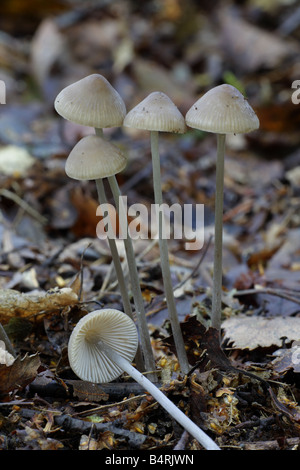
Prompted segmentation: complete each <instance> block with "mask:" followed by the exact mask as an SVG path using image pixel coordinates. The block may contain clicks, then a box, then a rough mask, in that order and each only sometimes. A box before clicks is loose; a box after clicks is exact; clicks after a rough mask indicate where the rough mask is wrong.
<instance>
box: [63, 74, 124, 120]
mask: <svg viewBox="0 0 300 470" xmlns="http://www.w3.org/2000/svg"><path fill="white" fill-rule="evenodd" d="M54 107H55V109H56V111H57V112H58V114H60V115H61V116H62V117H63V118H65V119H67V120H69V121H72V122H76V123H77V124H82V125H83V126H90V127H95V128H101V129H102V128H106V127H119V126H121V125H122V122H123V119H124V117H125V115H126V106H125V103H124V101H123V99H122V97H121V96H120V95H119V93H118V92H117V91H116V90H115V89H114V88H113V86H112V85H111V84H110V83H109V82H108V80H106V78H105V77H103V76H102V75H99V74H92V75H88V76H87V77H85V78H83V79H81V80H78V81H77V82H75V83H72V84H71V85H69V86H67V87H66V88H64V89H63V90H62V91H61V92H60V93H59V94H58V95H57V97H56V99H55V102H54Z"/></svg>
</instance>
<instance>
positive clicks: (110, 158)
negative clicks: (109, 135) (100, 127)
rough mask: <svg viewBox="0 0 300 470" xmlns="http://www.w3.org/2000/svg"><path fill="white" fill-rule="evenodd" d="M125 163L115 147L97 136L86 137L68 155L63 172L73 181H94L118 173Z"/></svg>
mask: <svg viewBox="0 0 300 470" xmlns="http://www.w3.org/2000/svg"><path fill="white" fill-rule="evenodd" d="M126 163H127V158H126V157H125V155H124V154H123V153H122V152H121V150H120V149H118V148H117V147H116V146H115V145H113V144H111V143H110V142H108V141H107V140H105V139H102V137H99V136H97V135H88V136H86V137H83V138H82V139H81V140H80V141H79V142H78V143H77V144H76V145H75V147H74V148H73V150H72V151H71V153H70V154H69V156H68V158H67V160H66V165H65V171H66V173H67V175H68V176H69V177H70V178H73V179H75V180H96V179H100V178H107V177H109V176H113V175H115V174H117V173H119V172H120V171H122V170H123V169H124V168H125V166H126Z"/></svg>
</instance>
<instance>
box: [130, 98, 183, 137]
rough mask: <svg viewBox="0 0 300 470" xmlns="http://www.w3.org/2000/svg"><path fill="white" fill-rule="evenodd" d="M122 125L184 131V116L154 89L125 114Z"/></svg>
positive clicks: (153, 129)
mask: <svg viewBox="0 0 300 470" xmlns="http://www.w3.org/2000/svg"><path fill="white" fill-rule="evenodd" d="M123 125H124V126H125V127H134V128H135V129H144V130H148V131H161V132H174V133H179V134H182V133H184V132H185V131H186V125H185V121H184V117H183V116H182V114H181V113H180V111H179V110H178V108H177V107H176V105H175V104H174V103H173V101H172V100H171V99H170V98H169V97H168V96H167V95H165V93H162V92H159V91H155V92H153V93H150V95H148V96H147V97H146V98H145V99H144V100H143V101H141V102H140V103H139V104H138V105H136V106H135V107H134V108H133V109H131V111H129V113H128V114H127V115H126V117H125V119H124V122H123Z"/></svg>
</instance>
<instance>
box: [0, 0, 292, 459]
mask: <svg viewBox="0 0 300 470" xmlns="http://www.w3.org/2000/svg"><path fill="white" fill-rule="evenodd" d="M75 3H76V4H77V6H76V7H75ZM208 3H210V2H201V4H202V6H201V7H199V6H196V4H197V2H193V1H187V0H186V1H185V2H184V6H182V4H181V2H180V1H178V0H177V1H176V0H172V1H171V0H169V1H167V2H162V1H157V2H144V5H143V6H135V5H134V2H130V1H125V2H118V1H111V2H105V1H91V2H81V3H80V2H72V1H71V0H70V1H59V0H56V1H55V2H50V4H49V5H48V4H45V3H44V2H40V1H39V0H30V1H28V2H26V5H25V4H24V5H23V6H21V5H20V2H17V1H10V2H8V1H3V2H2V4H1V7H0V79H1V80H2V81H3V82H4V83H5V85H6V103H5V104H3V103H2V104H1V105H0V106H1V109H0V143H1V147H0V182H1V184H0V205H1V206H0V207H1V213H0V216H1V218H0V236H1V253H0V299H1V304H0V322H1V324H2V325H3V327H4V328H5V331H6V333H7V334H8V336H9V339H10V342H11V344H12V346H13V348H14V351H15V353H16V356H17V357H16V359H15V361H14V362H13V364H11V365H9V366H7V365H0V396H1V401H0V449H3V450H20V449H29V450H61V449H65V450H78V449H83V450H84V449H98V450H101V449H109V450H115V451H117V450H137V449H140V450H141V449H143V450H147V451H150V450H169V451H171V450H173V449H179V450H200V449H202V447H201V445H200V444H199V443H198V442H197V441H195V440H194V439H192V438H191V437H189V436H187V435H186V433H185V432H183V430H182V428H181V427H180V426H179V425H178V424H177V423H176V422H174V421H173V420H172V418H171V417H170V416H169V415H168V414H167V413H166V412H165V411H164V410H163V409H162V408H161V406H160V405H159V404H157V403H156V402H155V400H154V399H153V398H152V397H151V396H150V395H148V394H147V393H145V391H144V390H143V389H142V388H141V387H140V386H139V385H138V384H135V383H133V382H132V380H131V379H130V378H129V377H127V376H126V375H123V376H121V377H120V378H119V379H118V380H116V381H114V382H112V383H110V384H101V385H95V384H91V383H88V382H85V381H83V380H79V378H78V377H76V376H75V374H74V372H73V371H72V370H71V369H70V366H69V362H68V356H67V345H68V339H69V337H70V334H71V331H72V329H73V327H74V326H75V325H76V323H77V322H78V320H79V319H80V318H81V317H83V316H84V315H85V314H86V313H87V312H89V311H92V310H94V309H95V308H102V307H111V308H116V309H119V310H122V301H121V297H120V293H119V292H118V286H117V283H116V279H115V276H114V270H113V268H112V258H111V254H110V251H109V248H108V245H107V243H106V241H105V240H101V239H99V238H97V236H96V226H97V223H98V222H99V217H98V216H96V208H97V206H98V201H97V194H96V188H95V185H94V184H93V182H90V181H89V182H78V181H75V180H71V179H70V178H68V177H67V175H66V174H65V169H64V166H65V160H66V157H67V156H68V154H69V152H70V150H71V149H72V148H73V146H74V145H75V144H76V142H77V141H78V140H79V139H80V138H81V137H83V136H84V135H87V134H90V133H92V132H93V131H92V130H91V129H89V128H84V127H82V126H79V125H76V124H74V123H71V122H68V121H64V120H63V119H62V118H61V117H60V116H58V115H57V114H56V113H55V111H54V108H53V102H54V99H55V97H56V95H57V94H58V93H59V91H60V90H61V89H63V88H64V87H65V86H67V85H68V84H70V83H73V82H75V81H76V80H78V79H80V78H82V77H84V76H86V75H89V74H91V73H101V74H102V75H104V76H105V77H106V78H107V79H108V80H109V81H110V82H111V84H112V85H113V86H114V87H115V88H116V89H117V90H118V91H119V93H120V94H121V96H122V97H123V99H124V101H125V103H126V106H127V108H128V110H129V109H131V108H132V107H133V106H134V105H135V104H137V103H138V102H140V101H141V100H142V99H143V98H144V97H145V96H147V94H148V93H150V92H151V91H163V92H165V93H167V94H168V96H169V97H170V98H171V99H172V100H173V101H174V103H175V104H176V105H177V106H178V108H179V109H180V111H181V112H182V114H183V115H185V113H186V112H187V110H188V109H189V108H190V106H191V105H192V104H193V103H194V102H195V101H196V99H198V97H199V96H200V95H201V94H202V93H204V92H205V91H206V90H208V89H209V88H212V87H213V86H215V85H217V84H220V83H222V82H225V81H226V82H227V83H231V84H232V85H234V86H237V87H238V88H239V89H240V90H241V91H242V92H243V93H245V94H246V95H247V98H248V100H249V102H250V104H251V106H252V107H253V108H254V109H255V111H256V113H257V115H258V117H259V119H260V129H259V130H258V131H255V132H253V133H251V134H247V135H237V136H229V137H228V139H227V146H226V159H225V189H224V244H223V268H224V276H223V293H222V302H223V303H222V306H223V318H222V331H221V340H222V341H221V346H220V344H219V338H218V332H216V331H215V330H214V329H213V328H210V327H209V317H210V309H211V289H212V266H213V238H212V235H213V230H214V197H215V168H216V137H215V135H213V134H205V133H203V132H199V131H195V130H193V129H188V131H187V132H186V133H185V134H184V135H171V134H170V135H167V134H162V135H161V136H160V152H161V169H162V180H163V193H164V198H165V202H166V203H167V204H169V205H171V204H173V203H176V202H179V203H180V204H181V205H184V204H204V208H205V221H204V222H205V223H204V235H205V239H204V245H203V248H202V249H201V250H198V251H187V250H185V245H184V242H183V241H182V240H173V239H170V240H169V244H168V246H169V252H170V263H171V272H172V277H173V283H174V293H175V296H176V305H177V310H178V314H179V319H180V322H181V326H182V331H183V336H184V340H185V344H186V347H187V351H188V357H189V361H190V364H191V365H192V366H193V369H192V371H191V373H190V374H189V375H188V376H187V377H186V376H183V375H182V374H180V371H179V368H178V363H177V358H176V354H175V351H174V347H173V342H172V336H171V330H170V325H169V321H168V312H167V307H166V302H165V297H164V289H163V282H162V275H161V269H160V257H159V247H158V243H157V240H149V239H147V240H142V239H140V240H136V241H134V249H135V253H136V259H137V265H138V271H139V276H140V280H141V288H142V292H143V298H144V302H145V307H146V312H147V319H148V324H149V331H150V333H151V340H152V346H153V351H154V354H155V359H156V365H157V373H158V378H159V386H161V388H162V390H163V391H164V393H165V394H166V395H167V396H168V397H169V398H170V399H171V400H172V401H173V402H174V403H176V405H177V406H178V407H179V408H180V409H181V410H183V411H184V412H185V413H186V414H188V416H190V417H191V418H192V419H193V420H194V421H195V422H196V423H197V424H198V425H199V426H200V427H201V428H202V429H203V430H204V431H205V432H206V433H207V434H209V435H210V436H211V437H212V439H213V440H215V442H216V443H217V444H218V445H219V446H220V448H221V449H223V450H291V449H299V443H300V404H299V402H300V315H299V312H300V290H299V284H300V218H299V213H300V212H299V209H300V192H299V182H300V151H299V148H300V147H299V144H300V135H299V123H300V114H299V105H298V103H297V99H298V97H297V89H296V88H295V89H293V88H292V84H293V83H294V81H295V80H297V79H300V66H299V61H298V62H297V57H298V58H299V51H300V45H299V39H300V29H299V23H300V20H299V8H298V7H297V2H289V4H286V3H285V2H283V1H280V0H277V1H274V2H267V1H265V2H264V1H261V2H259V1H254V0H252V1H249V2H234V1H232V2H226V6H224V7H222V4H221V3H222V2H216V3H217V4H218V8H214V9H212V8H211V7H210V5H209V4H208ZM297 15H298V16H297ZM297 18H298V22H297ZM237 38H238V39H237ZM253 44H255V47H253ZM293 93H294V95H293ZM293 96H294V98H295V99H294V100H293V99H292V98H293ZM298 101H299V100H298ZM105 135H106V136H107V137H109V139H111V141H113V142H114V143H115V144H116V145H119V146H120V148H121V149H122V150H123V151H124V152H126V154H127V155H128V157H129V163H128V165H127V167H126V169H125V170H124V171H123V172H122V173H121V174H119V175H118V181H119V184H120V187H121V191H122V194H123V195H126V196H127V197H128V205H131V204H133V203H137V202H139V203H141V204H144V205H145V206H146V207H150V205H151V204H152V203H153V186H152V166H151V154H150V142H149V135H148V134H147V133H143V132H137V131H135V130H128V129H125V128H120V129H119V128H118V129H106V130H105ZM118 247H119V250H120V254H121V257H122V260H123V262H124V271H125V274H126V275H127V274H128V273H127V271H126V269H127V268H126V261H125V258H124V250H123V245H122V241H121V240H120V241H118Z"/></svg>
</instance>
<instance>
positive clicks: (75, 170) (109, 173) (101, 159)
mask: <svg viewBox="0 0 300 470" xmlns="http://www.w3.org/2000/svg"><path fill="white" fill-rule="evenodd" d="M126 163H127V159H126V157H125V156H124V154H123V153H122V152H121V151H120V150H119V148H118V147H116V146H115V145H113V144H112V143H110V142H108V141H106V140H105V139H103V138H102V137H100V136H98V135H88V136H86V137H83V138H82V139H81V140H80V141H79V142H78V143H77V144H76V145H75V147H74V148H73V150H72V151H71V152H70V154H69V156H68V158H67V161H66V166H65V171H66V173H67V175H68V176H69V177H70V178H74V179H77V180H95V182H96V187H97V191H98V197H99V203H100V204H101V203H106V194H105V190H104V184H103V179H104V178H107V179H108V181H111V179H113V181H115V178H113V177H115V174H116V173H118V172H120V171H122V170H123V169H124V168H125V166H126ZM109 232H110V230H109V231H108V234H109ZM127 239H128V240H129V242H130V241H131V240H130V239H129V237H127ZM108 242H109V246H110V249H111V253H112V257H113V262H114V265H115V268H116V274H117V278H118V282H119V287H120V291H121V294H122V298H123V303H124V309H125V307H126V311H125V313H127V314H128V315H129V316H130V317H131V318H132V311H131V306H130V301H129V299H128V292H127V286H126V283H125V280H124V274H123V271H122V267H121V265H120V259H119V255H118V251H117V247H116V242H115V239H114V238H113V237H109V236H108ZM124 242H126V243H127V245H125V246H127V248H128V241H127V240H126V239H125V240H124ZM126 253H127V254H128V267H129V275H130V279H131V284H132V290H133V297H134V302H135V306H136V313H137V322H138V328H139V332H140V336H141V347H142V351H143V355H144V363H145V367H146V370H147V371H148V372H150V371H153V370H155V362H154V358H153V351H152V347H151V341H150V335H149V329H148V325H147V321H146V314H145V310H144V305H143V298H142V294H141V291H140V285H139V279H138V273H137V269H136V264H135V259H134V253H133V250H130V249H129V250H128V249H127V252H126Z"/></svg>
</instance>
